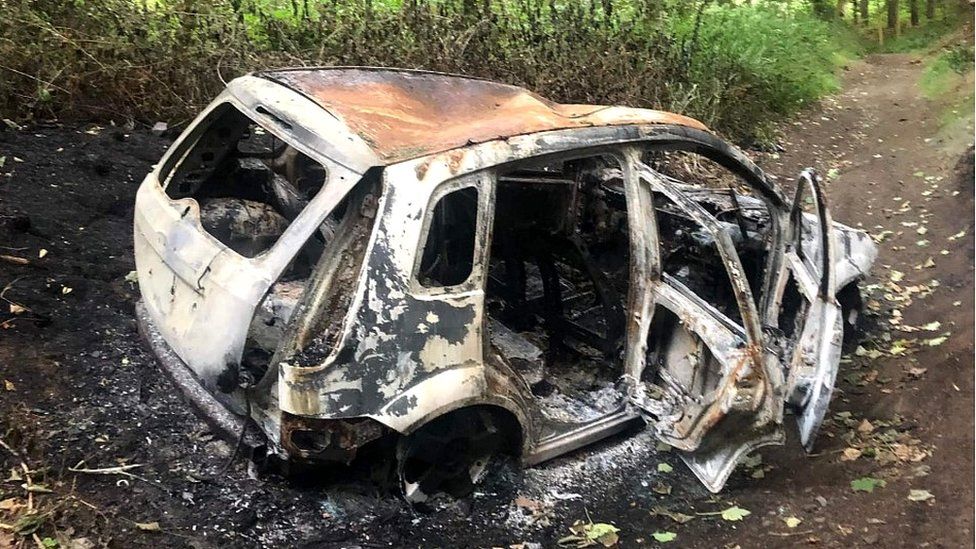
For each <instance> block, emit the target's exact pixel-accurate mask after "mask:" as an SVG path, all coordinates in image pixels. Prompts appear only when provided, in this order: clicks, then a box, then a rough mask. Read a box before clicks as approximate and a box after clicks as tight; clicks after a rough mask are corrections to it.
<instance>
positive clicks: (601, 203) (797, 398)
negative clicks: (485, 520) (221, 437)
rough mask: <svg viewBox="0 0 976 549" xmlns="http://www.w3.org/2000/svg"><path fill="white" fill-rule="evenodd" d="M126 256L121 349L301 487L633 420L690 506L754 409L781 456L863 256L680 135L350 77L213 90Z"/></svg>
mask: <svg viewBox="0 0 976 549" xmlns="http://www.w3.org/2000/svg"><path fill="white" fill-rule="evenodd" d="M674 155H684V156H682V157H681V158H683V159H685V160H687V159H688V158H692V159H701V161H702V162H712V163H714V168H715V170H713V171H712V172H709V173H711V174H713V176H714V177H712V176H710V177H708V178H706V179H709V180H712V181H713V182H714V181H734V184H733V185H732V186H728V185H727V184H723V185H709V184H700V183H699V184H688V182H684V181H682V180H680V179H678V178H677V177H680V173H678V172H675V170H673V169H671V166H673V164H675V162H674V161H673V158H674ZM706 183H707V182H706ZM135 251H136V263H137V268H138V275H139V285H140V289H141V292H142V300H141V302H140V304H139V306H138V309H137V312H138V316H139V320H140V327H141V329H142V332H143V334H144V336H145V337H146V338H147V339H148V340H149V342H150V344H151V346H152V348H153V350H154V352H155V354H156V355H157V356H158V357H159V359H160V362H161V364H162V365H163V366H164V369H165V370H166V371H167V372H168V373H169V375H170V377H171V378H172V379H173V380H174V381H175V382H176V383H177V385H178V386H180V388H181V389H182V391H183V392H184V393H185V394H186V395H188V396H189V397H190V399H191V401H192V402H193V403H194V404H195V405H196V406H197V407H198V408H199V409H201V410H202V411H203V412H204V414H205V415H206V416H207V417H208V418H209V419H210V420H212V422H213V423H214V424H215V425H217V426H218V427H220V428H221V429H223V430H224V431H226V432H231V433H234V432H237V431H238V430H239V429H240V428H241V427H242V425H243V423H244V421H245V419H244V418H249V420H253V421H254V422H255V423H256V424H257V425H258V426H260V431H261V432H262V433H263V437H261V438H262V440H260V441H254V443H255V444H259V443H260V444H264V445H265V447H266V451H267V452H269V453H271V454H275V455H278V456H281V457H282V458H284V459H286V460H293V461H302V462H342V463H348V462H350V461H351V460H352V459H353V458H354V457H355V455H356V453H357V451H361V450H362V449H363V448H365V447H367V446H369V445H370V444H374V443H375V442H376V441H379V440H390V439H391V437H392V439H395V441H396V442H395V453H396V458H397V463H398V471H399V475H400V479H401V481H402V487H403V491H404V493H405V495H406V497H407V498H408V499H409V500H411V501H422V500H424V499H425V498H427V497H428V496H429V495H431V494H433V493H437V492H441V491H447V492H454V493H457V492H461V491H463V490H465V489H469V488H470V486H471V484H472V483H473V482H475V481H477V480H478V478H479V476H480V475H481V474H482V473H483V471H484V470H485V465H486V463H487V462H488V460H489V459H490V458H491V456H492V455H494V454H497V453H499V452H506V451H507V452H511V453H514V454H515V455H517V456H519V457H520V458H521V460H522V462H523V463H524V464H526V465H532V464H536V463H539V462H542V461H544V460H547V459H549V458H552V457H554V456H557V455H560V454H563V453H565V452H568V451H570V450H573V449H575V448H578V447H580V446H583V445H585V444H589V443H591V442H594V441H596V440H599V439H602V438H605V437H607V436H609V435H612V434H614V433H617V432H620V431H621V430H623V429H624V428H626V427H628V426H630V425H633V424H635V423H640V422H645V423H646V424H647V425H648V428H651V429H654V431H655V433H656V435H657V436H658V437H659V438H660V439H661V440H662V441H664V442H666V443H668V444H671V445H673V446H674V447H675V448H677V449H678V450H680V451H681V454H682V457H683V458H684V460H685V462H686V463H687V464H688V465H689V467H690V468H691V469H692V470H693V471H694V473H695V474H696V475H697V476H698V478H699V479H701V480H702V481H703V482H704V484H705V485H706V486H707V487H708V488H709V489H711V490H713V491H717V490H719V489H721V487H722V486H723V484H724V483H725V481H726V479H727V478H728V476H729V474H730V473H731V471H732V470H733V468H734V467H735V464H736V462H737V461H738V460H739V458H741V457H743V456H744V454H745V453H747V452H749V451H751V450H753V449H755V448H757V447H760V446H763V445H768V444H776V443H781V442H782V441H783V436H784V435H783V414H784V409H785V410H791V411H792V412H793V413H794V414H795V415H796V419H797V422H798V425H799V433H800V438H801V441H802V443H803V444H804V445H805V446H806V447H807V449H810V448H811V447H812V444H813V442H814V438H815V437H816V434H817V429H818V427H819V425H820V422H821V421H822V420H823V418H824V414H825V412H826V409H827V405H828V403H829V399H830V394H831V390H832V387H833V383H834V378H835V376H836V373H837V368H838V363H839V359H840V353H841V344H842V341H843V337H844V332H845V329H847V328H849V327H850V326H851V325H852V324H853V322H854V320H855V317H856V313H857V309H858V305H859V298H858V290H857V286H856V283H857V281H858V280H859V279H861V278H862V277H864V276H865V274H866V273H867V270H868V269H869V267H870V266H871V263H872V262H873V260H874V257H875V254H876V252H875V248H874V246H873V244H872V242H871V241H870V239H869V238H868V237H867V235H866V234H864V233H863V232H861V231H857V230H854V229H851V228H849V227H846V226H844V225H841V224H837V223H834V222H833V221H832V220H831V218H830V214H829V212H828V209H827V206H826V204H825V203H824V197H823V193H822V192H821V188H820V185H819V182H818V180H817V178H816V176H815V174H813V173H812V172H809V171H808V172H804V173H803V174H801V175H800V177H799V179H798V182H797V189H796V193H795V195H794V196H792V197H786V196H784V194H783V192H782V191H781V190H780V189H779V188H778V187H777V186H776V185H775V184H774V183H772V182H771V179H770V178H768V177H767V176H766V175H765V174H764V173H763V172H762V171H761V170H760V169H759V168H757V167H756V166H755V165H754V164H753V163H752V162H750V161H749V160H748V159H747V158H746V157H745V156H743V155H742V154H741V153H740V152H738V151H737V150H736V149H734V148H732V147H731V146H729V145H728V144H726V143H725V142H723V141H721V140H720V139H719V138H717V137H716V136H715V135H713V134H712V133H710V132H709V131H708V130H707V129H706V128H705V127H704V126H702V125H701V124H700V123H698V122H697V121H695V120H692V119H689V118H686V117H683V116H679V115H674V114H670V113H663V112H658V111H651V110H645V109H632V108H624V107H604V106H593V105H562V104H555V103H552V102H549V101H547V100H545V99H543V98H541V97H539V96H536V95H534V94H532V93H530V92H527V91H525V90H524V89H521V88H517V87H514V86H508V85H503V84H498V83H493V82H489V81H484V80H479V79H473V78H467V77H461V76H452V75H445V74H438V73H429V72H419V71H407V70H392V69H374V68H342V69H340V68H325V69H285V70H278V71H270V72H261V73H254V74H251V75H247V76H244V77H241V78H238V79H236V80H234V81H233V82H231V83H230V84H229V85H228V87H227V89H226V90H225V91H224V92H223V93H222V94H221V95H220V96H219V97H218V98H217V99H216V100H215V101H214V102H213V103H212V104H211V105H210V106H209V107H208V108H207V109H206V110H204V111H203V112H202V113H201V114H200V116H199V117H198V118H197V119H196V120H195V121H194V122H193V123H192V124H191V125H190V126H189V127H188V129H187V130H186V131H185V132H184V133H183V135H182V136H180V138H179V139H177V141H176V142H175V143H174V144H173V146H172V147H171V149H170V150H169V151H168V152H167V153H166V155H165V156H164V158H163V159H162V161H161V162H160V164H159V165H157V166H156V167H155V169H154V171H153V172H152V173H151V174H150V175H149V176H148V177H147V178H146V180H145V181H144V183H143V184H142V186H141V188H140V190H139V192H138V196H137V204H136V210H135ZM249 436H251V435H249Z"/></svg>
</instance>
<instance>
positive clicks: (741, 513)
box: [722, 505, 752, 522]
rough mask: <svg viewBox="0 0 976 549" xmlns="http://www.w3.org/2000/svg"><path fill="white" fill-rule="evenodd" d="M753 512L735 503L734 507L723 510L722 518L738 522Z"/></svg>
mask: <svg viewBox="0 0 976 549" xmlns="http://www.w3.org/2000/svg"><path fill="white" fill-rule="evenodd" d="M751 514H752V513H751V512H750V511H749V510H748V509H743V508H742V507H739V506H738V505H733V506H732V507H729V508H728V509H726V510H724V511H722V519H723V520H728V521H731V522H737V521H740V520H742V519H744V518H746V517H748V516H749V515H751Z"/></svg>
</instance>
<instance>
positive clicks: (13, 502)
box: [0, 498, 24, 512]
mask: <svg viewBox="0 0 976 549" xmlns="http://www.w3.org/2000/svg"><path fill="white" fill-rule="evenodd" d="M21 507H24V504H23V503H20V502H18V501H17V499H16V498H7V499H5V500H2V501H0V511H9V512H16V511H17V509H20V508H21Z"/></svg>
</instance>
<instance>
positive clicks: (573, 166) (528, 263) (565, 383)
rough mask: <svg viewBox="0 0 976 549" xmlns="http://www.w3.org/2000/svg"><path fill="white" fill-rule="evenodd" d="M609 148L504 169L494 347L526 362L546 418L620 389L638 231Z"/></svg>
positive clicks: (564, 418) (592, 413)
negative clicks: (633, 230)
mask: <svg viewBox="0 0 976 549" xmlns="http://www.w3.org/2000/svg"><path fill="white" fill-rule="evenodd" d="M623 183H624V182H623V175H622V169H621V166H620V164H619V162H618V161H617V160H616V159H614V158H612V157H609V156H593V157H588V158H583V159H578V160H571V161H565V162H558V163H554V164H552V163H550V164H545V165H542V164H536V165H524V166H522V167H519V168H518V169H515V170H511V171H508V172H503V173H501V174H499V176H498V178H497V187H496V199H495V219H494V224H493V235H492V244H491V254H490V260H489V266H488V282H487V315H488V330H489V333H490V337H491V344H492V352H493V353H496V354H497V355H498V356H500V357H501V358H502V359H503V360H505V361H506V362H507V363H509V364H510V365H511V366H512V367H513V368H515V369H516V370H517V371H519V372H520V373H521V374H522V376H523V377H524V378H525V379H526V381H527V382H528V383H529V384H530V386H531V389H532V392H533V393H534V394H535V396H536V397H537V398H538V403H539V409H540V410H541V413H542V414H543V416H544V418H543V419H544V420H548V421H550V422H555V423H562V424H566V423H580V422H585V421H590V420H594V419H597V418H599V417H601V416H604V415H606V414H608V413H611V412H613V411H615V410H616V409H617V408H618V407H619V405H620V403H621V395H620V393H619V392H618V391H617V390H616V388H615V382H616V380H617V379H618V378H619V376H620V374H621V372H622V350H623V345H624V338H623V335H624V310H625V306H626V299H627V295H628V292H629V291H630V233H629V227H628V223H627V201H626V194H625V192H624V184H623Z"/></svg>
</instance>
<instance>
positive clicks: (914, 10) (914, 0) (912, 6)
mask: <svg viewBox="0 0 976 549" xmlns="http://www.w3.org/2000/svg"><path fill="white" fill-rule="evenodd" d="M908 11H909V13H910V14H911V18H912V26H913V27H917V26H918V0H908Z"/></svg>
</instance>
